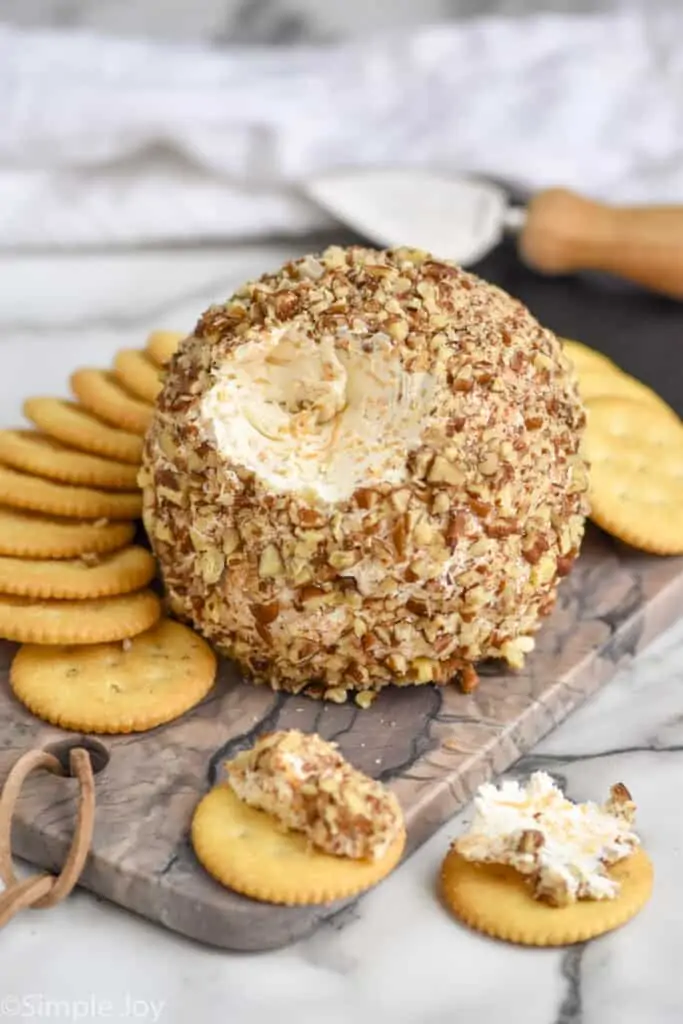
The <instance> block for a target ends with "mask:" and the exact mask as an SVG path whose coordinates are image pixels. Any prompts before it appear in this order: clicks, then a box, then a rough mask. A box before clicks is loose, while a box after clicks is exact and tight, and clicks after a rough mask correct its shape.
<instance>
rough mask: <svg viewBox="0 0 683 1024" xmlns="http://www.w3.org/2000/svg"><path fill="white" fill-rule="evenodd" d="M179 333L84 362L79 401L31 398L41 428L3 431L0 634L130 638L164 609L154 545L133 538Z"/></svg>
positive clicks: (76, 380) (38, 638)
mask: <svg viewBox="0 0 683 1024" xmlns="http://www.w3.org/2000/svg"><path fill="white" fill-rule="evenodd" d="M178 339H179V335H175V334H173V335H171V334H168V333H166V332H156V333H155V334H153V335H151V337H150V339H149V342H148V347H147V349H146V351H138V350H134V349H127V350H124V351H122V352H119V353H118V354H117V355H116V358H115V360H114V365H113V367H112V368H111V370H97V369H85V370H77V371H76V372H75V373H74V374H72V376H71V380H70V384H71V389H72V391H73V394H74V396H75V401H66V400H63V399H61V398H46V397H40V398H28V399H27V400H26V402H25V403H24V412H25V415H26V417H27V418H28V419H29V420H30V421H31V423H32V425H33V426H32V428H31V429H17V430H2V431H0V636H2V637H3V638H5V639H8V640H16V641H19V642H25V643H38V644H63V643H68V644H83V643H101V642H107V641H115V640H123V639H125V638H128V637H132V636H135V635H137V634H138V633H141V632H142V631H143V630H146V629H148V628H149V627H150V626H152V625H154V623H155V622H156V621H157V620H158V618H159V616H160V613H161V607H160V603H159V599H158V598H157V596H156V595H155V594H154V593H153V592H152V591H151V590H148V589H146V588H147V586H148V584H149V583H150V582H151V580H152V579H153V577H154V575H155V571H156V567H155V562H154V559H153V557H152V555H151V554H150V552H149V551H148V550H147V548H145V547H142V546H139V545H136V544H134V543H133V540H134V536H135V531H136V524H135V520H136V519H138V518H139V516H140V512H141V507H142V499H141V494H140V490H139V488H138V484H137V475H138V468H139V464H140V460H141V457H142V444H143V435H144V432H145V430H146V429H147V425H148V424H149V421H150V419H151V416H152V412H153V408H154V406H153V403H154V401H155V399H156V396H157V394H158V392H159V390H160V388H161V381H160V370H161V367H162V366H163V364H164V363H165V362H166V360H167V359H168V357H169V354H170V353H171V352H172V351H173V350H174V349H175V347H176V345H177V343H178Z"/></svg>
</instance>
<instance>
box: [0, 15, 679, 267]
mask: <svg viewBox="0 0 683 1024" xmlns="http://www.w3.org/2000/svg"><path fill="white" fill-rule="evenodd" d="M372 164H380V165H388V164H424V165H435V166H439V167H447V168H453V169H458V170H466V171H478V172H483V173H485V174H491V175H493V176H496V177H498V178H503V179H507V180H508V181H510V182H512V183H515V184H517V185H520V186H522V187H525V188H530V189H533V188H537V187H541V186H546V185H553V184H564V185H567V186H569V187H574V188H577V189H581V190H583V191H584V192H587V193H588V194H591V195H594V196H596V197H603V198H608V199H610V198H611V199H614V200H615V201H621V200H623V201H629V200H636V201H640V200H655V201H683V7H679V10H678V11H672V12H670V13H668V14H660V15H646V14H642V13H641V14H638V13H635V12H634V13H628V12H623V13H620V14H614V15H599V16H598V15H596V16H553V15H545V16H535V17H530V18H528V19H507V20H506V19H503V18H487V19H475V20H471V21H464V22H462V23H456V24H453V23H451V24H448V25H436V26H429V27H424V28H420V29H417V30H414V31H412V32H405V33H397V34H394V35H392V34H385V35H382V36H377V37H373V38H371V39H367V40H365V41H363V42H362V43H358V42H349V43H346V44H343V45H339V46H335V47H330V48H327V49H317V48H312V47H306V48H295V49H286V48H280V49H263V48H262V49H255V48H242V47H240V48H233V49H227V50H217V49H211V48H208V47H207V48H201V47H190V46H182V45H175V44H165V45H164V44H157V43H150V42H136V41H126V40H121V39H114V38H104V37H99V36H96V35H92V34H87V33H83V32H57V31H44V32H38V31H22V30H19V29H13V28H10V27H9V26H2V25H0V246H1V247H29V248H30V247H45V246H70V245H78V246H88V245H96V246H98V247H99V246H103V245H115V244H131V243H141V242H167V241H172V240H178V241H191V240H205V239H219V238H220V239H228V240H229V239H237V238H255V237H258V236H262V235H267V234H273V233H301V232H305V231H309V230H311V229H314V228H318V227H323V226H326V225H328V224H329V221H328V220H327V218H326V217H325V216H324V215H323V214H322V213H321V212H320V211H319V210H317V209H316V208H315V207H313V206H311V205H309V204H308V203H307V202H305V201H304V200H302V198H301V197H300V195H298V193H297V182H298V181H300V180H301V179H303V178H305V177H306V175H308V174H311V173H314V172H318V171H321V170H325V169H329V168H332V167H338V166H343V165H372Z"/></svg>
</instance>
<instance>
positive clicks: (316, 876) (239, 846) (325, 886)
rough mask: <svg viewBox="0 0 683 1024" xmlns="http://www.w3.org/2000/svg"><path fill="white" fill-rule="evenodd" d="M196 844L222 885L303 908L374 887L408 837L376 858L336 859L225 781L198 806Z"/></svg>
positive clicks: (194, 823)
mask: <svg viewBox="0 0 683 1024" xmlns="http://www.w3.org/2000/svg"><path fill="white" fill-rule="evenodd" d="M192 845H193V846H194V850H195V853H196V855H197V858H198V860H199V861H200V863H201V864H202V865H203V866H204V868H205V869H206V870H207V871H208V872H209V874H210V875H212V876H213V877H214V878H215V879H216V881H218V882H220V883H221V885H224V886H226V887H227V888H229V889H233V890H234V891H235V892H239V893H242V895H244V896H250V897H251V898H252V899H255V900H260V901H263V902H265V903H279V904H284V905H285V906H302V905H307V904H319V903H332V902H334V901H335V900H340V899H346V898H348V897H350V896H354V895H356V893H359V892H362V891H363V890H365V889H369V888H370V887H371V886H373V885H376V884H377V882H379V881H381V879H382V878H385V877H386V875H388V874H389V872H390V871H392V870H393V869H394V868H395V867H396V865H397V864H398V862H399V860H400V859H401V855H402V853H403V849H404V846H405V833H401V835H400V836H398V837H397V839H396V840H395V841H394V843H393V844H392V846H391V847H390V848H389V850H387V852H386V853H385V854H384V856H383V857H380V858H379V859H378V860H374V861H371V860H353V859H351V858H349V857H334V856H332V855H330V854H327V853H322V852H320V851H318V850H316V849H315V848H311V847H310V846H309V843H308V840H307V838H306V836H304V835H303V834H301V833H299V832H288V831H284V830H283V828H282V827H281V826H280V824H279V823H278V822H277V821H276V820H275V819H274V818H273V817H271V816H270V815H268V814H265V813H264V812H263V811H258V810H255V809H254V808H253V807H249V805H248V804H246V803H244V802H243V801H242V800H240V799H239V797H238V796H237V795H236V794H235V792H234V791H233V789H232V787H231V786H230V785H229V784H228V783H223V784H222V785H219V786H216V787H215V788H214V789H212V790H211V791H210V792H209V793H207V794H206V796H205V797H204V798H203V799H202V800H201V801H200V802H199V804H198V806H197V809H196V811H195V814H194V818H193V820H192Z"/></svg>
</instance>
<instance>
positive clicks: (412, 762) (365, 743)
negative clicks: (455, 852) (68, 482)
mask: <svg viewBox="0 0 683 1024" xmlns="http://www.w3.org/2000/svg"><path fill="white" fill-rule="evenodd" d="M682 606H683V559H681V558H676V559H674V558H671V559H660V558H655V557H648V556H644V555H640V554H638V553H636V552H633V551H629V550H627V549H626V548H623V547H622V546H620V545H618V544H616V543H615V542H613V541H611V540H610V539H609V538H607V537H605V536H604V535H603V534H601V533H599V532H598V531H597V530H593V529H591V530H589V533H588V534H587V537H586V540H585V542H584V549H583V551H582V554H581V556H580V558H579V560H578V562H577V563H576V566H575V569H574V571H573V573H572V574H571V575H570V576H569V577H568V579H567V580H565V581H564V583H563V585H562V587H561V588H560V597H559V600H558V604H557V607H556V609H555V611H554V613H553V614H552V615H551V617H550V618H549V619H548V620H547V621H546V623H545V625H544V628H543V630H542V632H541V634H540V636H539V642H538V647H537V650H536V651H535V652H534V654H533V655H531V656H530V657H529V659H528V662H527V667H526V668H525V670H524V671H523V672H521V673H519V674H503V673H501V671H500V669H499V668H497V667H494V666H492V667H490V668H488V667H485V668H484V670H483V672H482V682H481V685H480V687H479V688H478V689H477V690H476V691H475V692H474V693H473V694H471V695H467V696H466V695H464V694H462V693H460V692H459V691H458V690H457V689H456V688H455V687H444V688H440V689H439V688H436V687H432V686H422V687H416V688H413V689H396V690H390V691H387V692H385V693H383V694H382V695H381V696H380V697H379V699H378V700H377V701H376V702H375V703H374V704H373V705H372V707H371V708H370V709H369V710H367V711H361V710H359V709H358V708H356V707H355V706H354V705H352V704H348V705H336V704H322V703H319V702H316V701H313V700H310V699H309V698H305V697H294V696H287V695H283V694H274V693H272V692H270V691H269V690H268V689H265V688H263V687H254V686H251V685H249V684H247V683H245V682H244V681H242V680H241V679H240V678H239V677H238V675H237V673H236V672H235V669H234V667H232V666H231V665H230V664H229V663H227V662H224V663H223V664H222V665H221V671H220V675H219V680H218V682H217V685H216V687H215V688H214V690H213V691H212V692H211V693H210V694H209V696H208V697H207V698H206V700H205V701H204V702H203V704H202V705H201V706H200V707H198V708H196V709H195V710H194V711H192V712H190V713H189V714H187V715H186V716H185V717H184V718H182V719H180V720H178V721H177V722H175V723H172V724H170V725H168V726H164V727H161V728H159V729H156V730H154V731H152V732H149V733H145V734H139V735H132V736H123V737H118V738H114V737H102V738H101V739H100V742H101V743H102V745H103V746H104V747H105V748H106V752H107V753H108V755H109V760H108V763H107V764H106V766H105V767H104V769H103V770H102V771H101V772H100V773H99V774H98V775H97V780H96V782H97V785H96V792H97V816H96V826H95V835H94V840H93V845H92V854H91V857H90V859H89V862H88V864H87V867H86V870H85V873H84V874H83V876H82V884H83V885H84V886H85V887H86V888H88V889H90V890H92V891H93V892H95V893H98V894H99V895H100V896H103V897H106V898H107V899H109V900H113V901H114V902H115V903H118V904H120V905H121V906H124V907H127V908H129V909H130V910H133V911H135V912H137V913H138V914H142V915H143V916H144V917H147V918H149V919H151V920H152V921H156V922H158V923H159V924H161V925H164V926H165V927H167V928H170V929H173V930H174V931H177V932H180V933H183V934H185V935H187V936H190V937H192V938H194V939H197V940H199V941H200V942H204V943H207V944H210V945H214V946H219V947H223V948H226V949H234V950H265V949H271V948H274V947H278V946H283V945H286V944H287V943H290V942H292V941H294V940H295V939H297V938H299V937H301V936H303V935H306V934H308V933H310V932H311V931H312V930H313V929H314V928H315V927H316V925H317V924H318V923H319V922H320V921H321V920H322V919H324V918H326V917H329V916H330V915H331V914H333V913H335V912H336V911H338V910H339V909H340V905H339V904H337V905H331V906H325V907H319V908H314V909H310V908H305V909H290V908H281V907H275V906H270V905H267V904H259V903H256V902H254V901H252V900H249V899H246V898H244V897H241V896H238V895H236V894H234V893H231V892H229V891H227V890H225V889H222V888H221V887H220V886H219V885H218V884H216V883H215V882H214V881H213V880H212V879H211V878H210V877H209V876H208V875H206V874H205V873H204V871H203V870H202V868H201V867H200V866H199V864H198V863H197V861H196V859H195V857H194V855H193V852H192V849H191V847H190V844H189V841H188V828H189V824H190V820H191V816H192V811H193V808H194V807H195V805H196V803H197V800H198V799H199V798H200V797H201V796H202V794H203V793H205V792H206V790H207V789H208V788H209V787H210V786H211V784H212V783H213V782H214V780H215V779H216V778H217V777H219V776H220V771H221V762H222V761H223V759H225V758H226V757H227V756H230V755H231V754H233V753H234V752H235V751H237V750H239V749H241V748H243V747H245V746H247V745H249V744H250V743H251V742H252V740H253V739H254V737H256V736H257V735H258V734H259V733H261V732H262V731H266V730H268V729H273V728H287V727H292V726H296V727H298V728H301V729H304V730H309V731H312V730H317V731H318V732H320V733H321V734H322V735H323V736H325V737H327V738H328V739H335V740H337V741H338V742H339V744H340V747H341V749H342V750H343V752H344V753H345V754H346V755H347V756H348V757H349V758H350V760H351V761H352V762H353V763H354V764H356V765H358V766H359V767H360V768H362V769H364V770H365V771H367V772H368V773H369V774H371V775H374V776H376V777H378V778H380V779H382V780H383V781H385V782H387V783H389V784H390V785H391V787H392V788H393V789H394V790H395V792H396V793H397V795H398V797H399V799H400V800H401V803H402V805H403V808H404V810H405V813H406V818H407V823H408V833H409V841H408V849H407V852H406V856H407V855H409V854H410V852H411V851H412V850H414V849H415V848H416V847H418V846H419V845H420V844H421V843H423V842H424V841H425V840H426V839H427V838H428V837H429V836H430V835H431V834H432V833H433V832H434V831H435V830H436V829H437V828H438V826H439V825H441V824H442V823H443V822H444V821H445V820H446V819H448V818H449V817H450V816H451V815H453V814H454V813H455V811H456V810H458V808H460V807H462V805H463V804H464V803H465V802H466V801H467V800H468V799H469V797H470V796H471V795H472V793H473V791H474V790H475V789H476V787H477V786H478V785H479V784H480V783H481V782H482V781H484V780H485V779H488V778H489V777H491V776H492V775H494V774H496V773H498V772H501V771H503V770H504V769H506V768H507V767H508V766H509V765H511V764H512V763H513V762H514V761H515V760H516V759H517V758H518V757H519V756H520V755H521V754H522V753H524V752H525V751H527V750H529V749H530V748H531V747H532V746H533V745H534V743H535V742H536V741H537V740H538V739H539V738H540V737H541V736H543V735H544V734H545V733H547V732H548V731H549V730H551V729H552V728H553V726H555V725H556V724H557V723H558V722H559V721H561V719H563V718H564V717H565V715H567V714H568V713H569V712H570V711H571V710H572V709H573V708H574V707H576V706H577V705H578V704H580V703H581V702H582V701H583V700H584V699H585V698H586V697H587V696H589V695H590V694H591V693H593V692H594V691H595V690H596V689H597V688H598V687H599V686H600V685H601V684H603V683H604V682H606V681H607V679H609V678H610V676H611V675H613V673H614V672H615V671H616V669H617V667H618V666H619V665H620V664H621V663H622V662H623V661H625V660H627V659H629V658H631V657H632V656H633V655H634V654H635V653H636V652H637V651H639V650H640V649H642V648H643V647H644V646H646V644H648V643H649V642H650V641H651V640H652V639H653V638H654V636H655V635H656V634H658V633H659V632H661V631H662V630H663V629H664V628H665V627H666V626H667V625H668V624H669V623H670V622H672V621H673V620H674V619H675V618H676V617H678V615H679V613H680V610H681V608H682ZM13 650H14V647H13V646H12V645H10V644H8V643H0V672H1V673H2V677H3V679H2V683H1V684H0V737H1V739H2V750H1V751H0V780H1V779H2V778H4V776H5V775H6V773H7V771H8V769H9V767H10V765H11V764H12V763H13V762H14V761H15V760H16V758H17V757H18V756H19V755H20V754H21V753H22V752H23V751H24V750H26V749H28V748H29V747H35V746H48V745H51V744H55V743H60V742H62V743H64V742H65V741H69V742H71V741H73V740H74V739H76V738H77V737H75V736H74V734H71V733H65V732H64V731H62V730H60V729H57V728H53V727H51V726H48V725H45V724H43V723H41V722H40V721H38V720H37V719H35V718H34V717H33V716H32V715H30V714H29V713H28V712H27V711H26V710H25V709H24V708H23V707H22V706H21V705H19V703H18V702H17V701H16V700H15V699H14V698H13V696H12V694H11V692H10V689H9V685H8V683H7V673H8V668H9V664H10V660H11V657H12V653H13ZM75 795H76V783H75V781H74V780H70V779H69V780H63V779H59V778H55V777H52V776H49V775H47V774H40V775H38V776H33V777H31V779H30V780H29V782H28V784H27V786H26V787H25V789H24V792H23V794H22V797H21V800H20V803H19V806H18V813H17V816H16V820H15V829H14V832H13V848H14V850H15V852H16V854H17V855H20V856H22V857H25V858H26V859H27V860H28V861H30V862H32V863H33V864H36V865H40V866H41V867H43V868H48V869H53V870H54V869H57V868H59V866H60V865H61V863H62V861H63V858H64V856H65V853H66V850H67V849H68V844H69V841H70V836H71V828H72V824H73V820H74V807H75Z"/></svg>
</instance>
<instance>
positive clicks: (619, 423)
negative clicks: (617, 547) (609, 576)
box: [584, 398, 683, 555]
mask: <svg viewBox="0 0 683 1024" xmlns="http://www.w3.org/2000/svg"><path fill="white" fill-rule="evenodd" d="M672 415H673V414H672ZM584 453H585V455H586V457H587V459H588V461H589V463H590V467H591V468H590V473H589V479H590V494H589V500H590V505H591V518H592V519H593V521H594V522H595V523H597V525H598V526H600V527H601V528H602V529H603V530H605V531H606V532H607V533H610V534H611V535H612V536H613V537H617V538H618V539H619V540H622V541H624V542H625V543H626V544H630V545H631V546H632V547H635V548H639V549H640V550H641V551H648V552H651V553H652V554H658V555H679V554H683V514H682V510H683V425H682V424H681V423H680V422H676V421H674V420H673V419H672V418H671V416H670V415H669V414H668V413H667V412H662V411H661V410H659V409H658V408H657V407H656V406H650V405H644V404H642V403H640V402H634V401H629V400H627V399H623V398H601V399H596V400H595V401H592V402H591V403H590V404H589V406H588V422H587V428H586V434H585V437H584Z"/></svg>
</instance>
